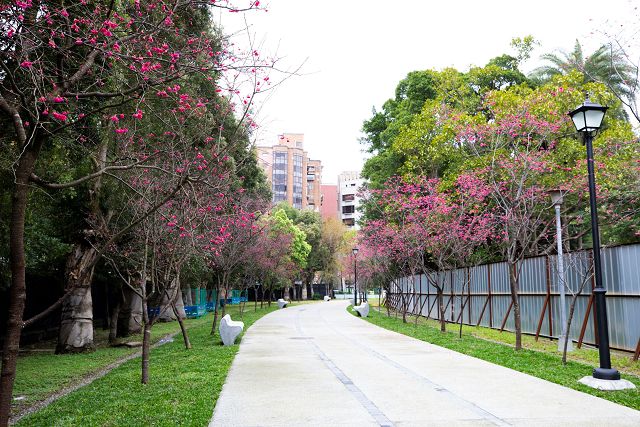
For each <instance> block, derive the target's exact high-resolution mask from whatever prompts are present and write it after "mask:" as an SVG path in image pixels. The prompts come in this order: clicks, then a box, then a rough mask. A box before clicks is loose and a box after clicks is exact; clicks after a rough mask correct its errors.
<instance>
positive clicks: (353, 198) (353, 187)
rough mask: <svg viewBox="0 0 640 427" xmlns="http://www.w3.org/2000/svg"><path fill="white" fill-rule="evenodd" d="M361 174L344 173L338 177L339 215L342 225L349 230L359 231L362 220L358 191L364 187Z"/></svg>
mask: <svg viewBox="0 0 640 427" xmlns="http://www.w3.org/2000/svg"><path fill="white" fill-rule="evenodd" d="M362 182H363V180H362V178H360V173H359V172H342V173H341V174H340V175H338V215H339V218H340V219H341V220H342V223H343V224H344V225H346V226H347V227H349V228H355V229H358V220H359V219H360V215H361V214H360V212H358V206H360V198H359V197H358V191H360V188H361V187H362Z"/></svg>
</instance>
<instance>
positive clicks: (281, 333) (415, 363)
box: [210, 301, 640, 427]
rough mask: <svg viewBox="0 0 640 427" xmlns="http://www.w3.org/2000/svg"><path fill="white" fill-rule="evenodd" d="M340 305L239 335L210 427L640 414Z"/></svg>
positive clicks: (568, 419)
mask: <svg viewBox="0 0 640 427" xmlns="http://www.w3.org/2000/svg"><path fill="white" fill-rule="evenodd" d="M346 307H347V302H346V301H331V302H322V303H318V304H308V305H302V306H294V307H289V308H286V309H284V310H279V311H277V312H274V313H272V314H269V315H267V316H265V317H263V318H262V319H260V320H258V321H257V322H256V323H254V324H253V326H252V327H251V328H250V329H249V330H248V331H247V333H246V334H245V336H244V338H243V340H242V344H241V346H240V351H239V352H238V355H237V356H236V358H235V360H234V362H233V365H232V367H231V371H230V372H229V376H228V377H227V382H226V384H225V385H224V388H223V390H222V394H221V395H220V399H219V400H218V403H217V405H216V408H215V411H214V416H213V419H212V421H211V424H210V425H213V426H330V427H337V426H467V425H473V426H477V425H481V426H485V425H499V426H507V425H527V426H553V425H558V426H635V427H637V426H640V412H639V411H635V410H633V409H629V408H626V407H623V406H620V405H616V404H614V403H612V402H609V401H606V400H603V399H599V398H596V397H593V396H590V395H587V394H584V393H580V392H578V391H575V390H571V389H568V388H565V387H562V386H559V385H556V384H552V383H550V382H547V381H544V380H541V379H538V378H534V377H531V376H529V375H526V374H522V373H520V372H516V371H513V370H511V369H507V368H503V367H501V366H497V365H494V364H491V363H488V362H485V361H482V360H478V359H475V358H472V357H469V356H465V355H462V354H459V353H456V352H453V351H450V350H446V349H443V348H441V347H437V346H434V345H430V344H428V343H425V342H422V341H418V340H415V339H413V338H409V337H406V336H404V335H400V334H397V333H394V332H390V331H387V330H384V329H381V328H378V327H376V326H374V325H371V324H370V323H368V322H365V321H363V320H361V319H357V318H355V317H353V316H351V315H350V314H349V313H347V312H346V311H345V308H346Z"/></svg>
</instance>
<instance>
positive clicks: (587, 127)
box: [569, 97, 620, 380]
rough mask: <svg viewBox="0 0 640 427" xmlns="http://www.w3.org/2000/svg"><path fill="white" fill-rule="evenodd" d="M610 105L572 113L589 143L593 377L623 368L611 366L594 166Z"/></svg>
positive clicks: (588, 105)
mask: <svg viewBox="0 0 640 427" xmlns="http://www.w3.org/2000/svg"><path fill="white" fill-rule="evenodd" d="M607 108H608V107H603V106H602V105H600V104H596V103H594V102H591V101H590V100H589V97H587V99H586V100H585V102H584V104H582V105H581V106H579V107H578V108H576V109H575V110H573V111H572V112H570V113H569V116H570V117H571V120H573V124H574V125H575V127H576V129H577V131H578V132H580V133H582V139H583V141H584V144H585V145H586V147H587V172H588V174H589V205H590V209H591V235H592V239H593V268H594V273H595V281H596V287H595V289H594V290H593V294H594V300H595V304H596V319H597V321H598V331H597V332H598V351H599V353H600V367H599V368H595V369H594V370H593V377H594V378H597V379H601V380H619V379H620V372H618V371H617V370H616V369H612V368H611V355H610V351H609V325H608V322H607V305H606V301H605V298H604V294H605V293H606V292H607V291H606V290H605V289H604V287H603V286H602V269H601V266H600V233H599V231H598V211H597V208H596V182H595V175H594V168H593V135H594V134H595V133H596V132H597V131H598V129H600V125H601V124H602V119H603V118H604V113H605V112H606V111H607Z"/></svg>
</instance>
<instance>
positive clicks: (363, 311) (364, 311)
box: [353, 301, 369, 317]
mask: <svg viewBox="0 0 640 427" xmlns="http://www.w3.org/2000/svg"><path fill="white" fill-rule="evenodd" d="M353 309H354V310H355V311H356V313H358V316H360V317H367V316H368V315H369V303H368V302H366V301H365V302H363V303H362V304H360V305H356V306H355V307H353Z"/></svg>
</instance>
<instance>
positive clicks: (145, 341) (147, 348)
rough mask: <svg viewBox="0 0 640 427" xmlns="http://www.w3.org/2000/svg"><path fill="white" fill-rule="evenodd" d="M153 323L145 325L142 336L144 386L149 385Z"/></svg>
mask: <svg viewBox="0 0 640 427" xmlns="http://www.w3.org/2000/svg"><path fill="white" fill-rule="evenodd" d="M151 326H152V325H151V323H150V322H146V323H145V324H144V329H143V330H144V333H143V334H142V380H141V381H142V384H149V356H150V353H151Z"/></svg>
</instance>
